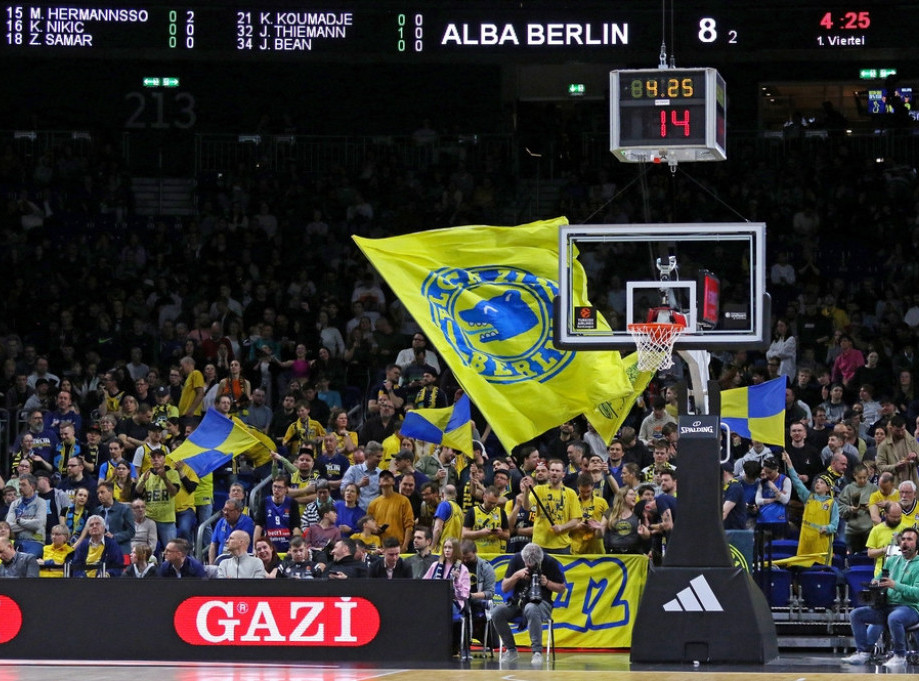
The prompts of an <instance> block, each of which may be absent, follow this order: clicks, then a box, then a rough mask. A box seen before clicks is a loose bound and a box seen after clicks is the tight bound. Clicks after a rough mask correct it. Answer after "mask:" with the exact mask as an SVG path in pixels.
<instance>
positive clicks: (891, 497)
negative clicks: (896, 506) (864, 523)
mask: <svg viewBox="0 0 919 681" xmlns="http://www.w3.org/2000/svg"><path fill="white" fill-rule="evenodd" d="M881 501H895V502H898V501H900V490H898V489H897V488H896V487H894V488H893V491H892V492H891V493H890V494H884V493H883V492H882V491H881V490H879V489H878V490H875V491H874V492H872V493H871V496H870V497H868V506H874V505H875V504H877V503H878V502H881ZM878 511H879V512H880V514H881V517H882V518H883V517H884V512H883V511H882V510H881V509H878Z"/></svg>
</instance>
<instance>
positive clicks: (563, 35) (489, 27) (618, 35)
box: [440, 22, 629, 47]
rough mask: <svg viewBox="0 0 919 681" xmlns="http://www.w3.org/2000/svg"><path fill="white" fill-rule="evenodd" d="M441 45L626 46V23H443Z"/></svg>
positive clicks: (627, 31)
mask: <svg viewBox="0 0 919 681" xmlns="http://www.w3.org/2000/svg"><path fill="white" fill-rule="evenodd" d="M440 44H441V45H457V46H465V45H502V46H513V45H523V46H539V45H548V46H559V47H566V46H569V45H570V46H575V45H583V46H588V45H628V44H629V25H628V24H627V23H624V24H615V23H605V22H604V23H586V24H581V23H550V24H542V23H528V24H525V25H522V26H516V25H514V24H488V23H480V24H454V23H450V24H447V26H446V28H445V29H444V35H443V38H441V40H440Z"/></svg>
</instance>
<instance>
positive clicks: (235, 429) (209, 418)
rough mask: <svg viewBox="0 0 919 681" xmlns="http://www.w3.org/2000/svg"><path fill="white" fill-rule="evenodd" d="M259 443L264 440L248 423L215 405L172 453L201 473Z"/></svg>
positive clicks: (259, 444)
mask: <svg viewBox="0 0 919 681" xmlns="http://www.w3.org/2000/svg"><path fill="white" fill-rule="evenodd" d="M256 446H258V447H261V446H262V444H261V443H260V442H259V441H258V440H257V439H256V438H255V437H253V436H252V435H251V434H250V433H249V431H247V430H246V429H245V427H243V426H240V425H238V424H237V423H235V422H234V421H232V420H231V419H228V418H226V417H224V416H222V415H221V414H219V413H218V412H216V411H215V410H214V409H213V408H211V409H208V410H207V413H206V414H205V415H204V418H203V419H201V423H200V424H199V425H198V427H197V428H195V430H194V431H192V434H191V435H189V436H188V439H187V440H185V442H183V443H182V444H181V445H179V446H178V447H176V449H175V451H173V452H171V453H170V454H169V459H171V460H172V461H182V462H184V463H185V464H186V465H187V466H189V467H190V468H191V469H192V470H193V471H194V472H195V473H196V474H197V475H198V477H201V476H204V475H207V474H208V473H211V472H213V471H215V470H217V469H218V468H220V467H221V466H223V465H224V464H226V463H227V462H228V461H230V459H233V458H235V457H237V456H239V455H240V454H244V453H246V452H247V451H248V450H250V449H252V448H253V447H256Z"/></svg>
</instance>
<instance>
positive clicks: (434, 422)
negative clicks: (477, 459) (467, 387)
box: [399, 395, 472, 455]
mask: <svg viewBox="0 0 919 681" xmlns="http://www.w3.org/2000/svg"><path fill="white" fill-rule="evenodd" d="M470 412H471V409H470V404H469V397H468V396H467V395H463V396H462V397H460V398H459V399H458V400H457V401H456V403H455V404H454V405H453V406H452V407H445V408H444V409H412V410H411V411H410V412H408V413H407V414H406V415H405V420H404V421H402V428H401V429H400V431H399V432H400V433H401V434H402V435H403V436H408V437H413V438H416V439H418V440H421V441H423V442H433V443H434V444H439V445H445V446H447V447H452V448H453V449H456V450H458V451H460V452H464V453H466V454H470V455H471V454H472V416H471V413H470Z"/></svg>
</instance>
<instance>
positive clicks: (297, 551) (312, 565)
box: [278, 537, 325, 579]
mask: <svg viewBox="0 0 919 681" xmlns="http://www.w3.org/2000/svg"><path fill="white" fill-rule="evenodd" d="M323 569H325V564H323V563H317V562H315V561H312V560H310V551H309V547H308V546H307V545H306V542H305V541H303V537H294V538H293V539H291V540H290V550H289V551H288V552H287V555H286V556H284V560H282V561H281V565H280V566H279V567H278V579H316V578H317V577H320V576H321V575H322V571H323Z"/></svg>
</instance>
